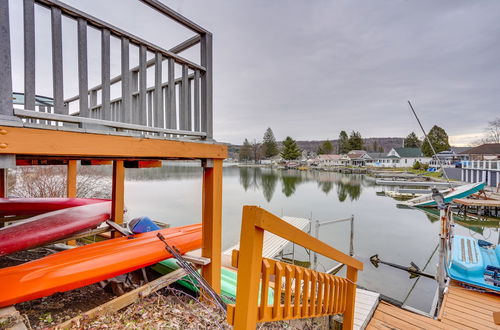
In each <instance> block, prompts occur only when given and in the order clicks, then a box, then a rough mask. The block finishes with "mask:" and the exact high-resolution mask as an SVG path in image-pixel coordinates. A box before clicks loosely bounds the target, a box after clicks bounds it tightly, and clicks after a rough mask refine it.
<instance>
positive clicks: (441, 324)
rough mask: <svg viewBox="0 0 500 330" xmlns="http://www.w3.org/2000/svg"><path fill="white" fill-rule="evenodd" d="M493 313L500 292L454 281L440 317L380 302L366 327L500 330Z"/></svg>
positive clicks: (498, 307)
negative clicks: (463, 286) (466, 285)
mask: <svg viewBox="0 0 500 330" xmlns="http://www.w3.org/2000/svg"><path fill="white" fill-rule="evenodd" d="M494 312H500V295H498V294H494V293H480V292H476V291H472V290H468V289H465V288H462V287H461V286H459V285H457V284H456V283H455V282H453V281H452V282H451V284H450V285H449V287H448V291H447V292H446V293H445V296H444V300H443V304H442V307H441V310H440V313H439V317H438V319H437V320H435V319H432V318H430V317H426V316H423V315H420V314H417V313H413V312H410V311H408V310H405V309H402V308H399V307H397V306H394V305H391V304H388V303H386V302H381V303H380V304H379V305H378V307H377V309H376V311H375V313H374V314H373V317H372V319H371V320H370V322H369V323H368V326H367V329H500V324H495V323H494V319H493V313H494Z"/></svg>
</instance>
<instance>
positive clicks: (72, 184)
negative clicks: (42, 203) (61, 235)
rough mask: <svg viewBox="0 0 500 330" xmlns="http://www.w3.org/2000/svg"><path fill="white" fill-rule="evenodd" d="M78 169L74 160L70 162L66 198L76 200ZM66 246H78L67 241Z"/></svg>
mask: <svg viewBox="0 0 500 330" xmlns="http://www.w3.org/2000/svg"><path fill="white" fill-rule="evenodd" d="M76 169H77V162H76V160H74V159H71V160H68V167H67V173H66V197H69V198H76V176H77V173H76ZM66 244H68V245H71V246H76V240H70V241H67V242H66Z"/></svg>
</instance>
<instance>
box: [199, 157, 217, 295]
mask: <svg viewBox="0 0 500 330" xmlns="http://www.w3.org/2000/svg"><path fill="white" fill-rule="evenodd" d="M202 198H203V201H202V224H203V232H202V243H201V244H202V250H201V254H202V256H203V257H206V258H210V260H211V262H210V263H209V264H208V265H206V266H203V269H202V274H203V277H204V278H205V279H206V280H207V282H208V283H209V284H210V286H212V288H213V289H214V290H215V292H217V293H220V288H221V283H220V281H221V254H222V159H213V160H210V159H208V160H205V161H204V163H203V197H202Z"/></svg>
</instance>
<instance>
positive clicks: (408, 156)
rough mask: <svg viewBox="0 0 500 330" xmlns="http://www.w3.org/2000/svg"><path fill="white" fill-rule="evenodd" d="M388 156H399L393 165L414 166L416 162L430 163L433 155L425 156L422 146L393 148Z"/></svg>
mask: <svg viewBox="0 0 500 330" xmlns="http://www.w3.org/2000/svg"><path fill="white" fill-rule="evenodd" d="M387 157H397V158H398V160H397V161H396V162H393V163H392V165H393V166H392V167H412V166H413V164H415V162H417V161H418V162H419V163H420V164H429V163H430V162H431V160H432V158H431V157H425V156H424V154H422V151H421V150H420V148H392V149H391V151H389V153H388V154H387Z"/></svg>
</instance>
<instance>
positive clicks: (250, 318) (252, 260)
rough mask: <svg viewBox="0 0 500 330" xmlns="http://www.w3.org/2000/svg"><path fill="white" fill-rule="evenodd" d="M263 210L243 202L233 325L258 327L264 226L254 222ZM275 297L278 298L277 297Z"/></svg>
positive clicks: (235, 326) (240, 327)
mask: <svg viewBox="0 0 500 330" xmlns="http://www.w3.org/2000/svg"><path fill="white" fill-rule="evenodd" d="M259 213H260V210H259V209H258V208H257V207H252V206H244V207H243V216H242V222H241V237H240V253H239V255H240V256H245V257H244V258H241V260H240V261H238V283H240V284H241V283H245V284H244V285H238V286H237V288H236V307H235V310H234V329H235V330H239V329H255V325H256V322H257V313H258V310H257V304H258V301H259V285H260V273H261V268H262V267H261V263H262V244H263V243H264V230H263V229H261V228H258V227H256V226H255V223H256V221H257V219H256V218H257V217H258V216H259ZM275 299H276V298H275Z"/></svg>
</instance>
